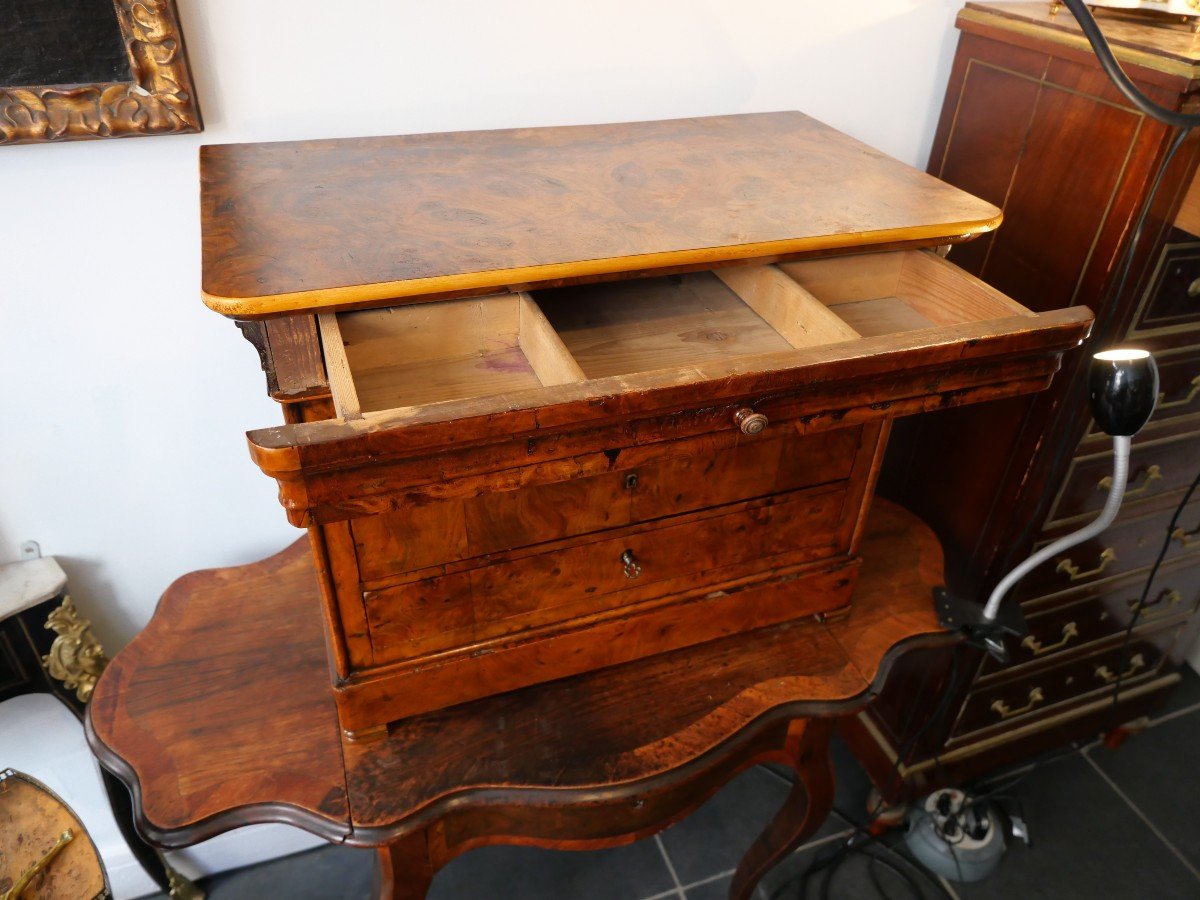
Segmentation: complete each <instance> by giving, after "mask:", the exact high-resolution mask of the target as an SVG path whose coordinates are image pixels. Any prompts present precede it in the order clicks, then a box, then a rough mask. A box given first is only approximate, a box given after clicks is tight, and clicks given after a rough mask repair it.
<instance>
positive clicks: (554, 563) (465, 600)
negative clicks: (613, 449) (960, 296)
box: [363, 485, 845, 664]
mask: <svg viewBox="0 0 1200 900" xmlns="http://www.w3.org/2000/svg"><path fill="white" fill-rule="evenodd" d="M844 499H845V487H844V485H831V486H826V487H822V488H815V489H811V490H807V491H799V492H795V493H792V494H787V495H781V496H778V497H770V498H766V499H762V500H757V501H753V502H751V503H747V504H742V505H740V506H739V507H737V508H736V509H734V510H731V511H725V512H712V511H709V512H707V513H704V514H701V515H699V516H695V515H693V516H685V517H683V518H684V521H680V522H675V521H673V520H670V519H668V520H664V521H661V522H659V523H657V524H656V525H654V526H642V527H640V528H638V529H630V530H629V531H628V532H627V533H625V534H622V535H620V536H619V537H612V538H607V539H604V540H597V541H592V542H589V543H576V544H575V545H573V546H568V547H564V548H562V549H556V550H553V551H551V552H546V553H533V554H528V555H524V556H521V557H519V558H515V559H506V560H502V561H497V562H494V563H492V564H490V565H484V566H480V567H477V568H472V569H465V570H463V571H457V572H452V573H449V574H441V575H437V576H434V577H430V578H425V579H421V580H417V581H413V582H410V583H407V584H402V585H397V586H394V587H389V588H385V589H380V590H373V591H366V592H365V593H364V595H363V599H364V602H365V605H366V611H367V621H368V624H369V627H370V634H371V645H372V649H373V650H374V653H375V662H376V664H381V663H385V662H395V661H399V660H405V659H412V658H415V657H418V656H421V655H424V654H429V653H435V652H438V651H443V650H450V649H454V648H457V647H472V648H476V649H477V648H478V647H479V646H480V645H483V644H486V643H487V642H488V641H492V640H496V639H499V638H503V637H505V636H507V635H512V634H515V633H517V632H524V631H528V630H530V629H535V628H543V627H547V626H553V625H556V624H561V623H569V622H570V621H571V620H575V619H580V618H582V617H590V616H595V615H597V614H602V613H604V612H606V611H610V610H616V609H621V608H623V607H627V606H628V605H630V604H632V603H637V602H640V601H644V600H648V599H652V598H655V597H661V596H665V595H667V594H676V593H684V592H687V591H693V592H694V591H696V590H698V589H700V590H717V589H720V587H721V584H722V582H723V581H728V580H740V579H745V578H753V577H758V578H762V577H767V576H768V575H769V574H770V573H771V570H772V569H775V568H781V567H784V566H792V565H798V564H802V563H804V562H806V561H810V560H814V559H819V558H825V557H829V556H831V555H832V554H833V552H834V546H833V540H834V539H833V535H834V534H835V532H836V530H837V525H838V522H839V520H840V518H841V515H842V506H843V501H844ZM745 563H753V565H750V566H744V565H742V564H745Z"/></svg>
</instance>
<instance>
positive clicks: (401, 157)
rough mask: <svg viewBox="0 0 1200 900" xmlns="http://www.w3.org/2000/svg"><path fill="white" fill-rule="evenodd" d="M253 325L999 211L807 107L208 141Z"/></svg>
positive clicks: (223, 301) (238, 293)
mask: <svg viewBox="0 0 1200 900" xmlns="http://www.w3.org/2000/svg"><path fill="white" fill-rule="evenodd" d="M200 161H201V207H202V210H201V214H202V227H203V244H204V264H203V291H204V298H205V302H206V303H208V305H209V306H211V307H212V308H213V309H215V310H217V311H218V312H221V313H223V314H225V315H228V316H233V317H236V318H239V319H246V318H250V319H252V318H262V317H269V316H274V315H281V314H285V313H288V312H295V311H298V310H304V309H326V310H327V309H345V308H352V307H356V306H357V307H361V306H367V305H382V304H383V303H384V302H392V301H395V300H396V299H398V298H403V299H408V300H415V299H420V298H429V299H432V298H434V297H439V296H440V297H446V296H449V295H459V296H462V295H466V294H470V293H483V292H487V291H489V290H491V291H495V290H503V289H505V288H510V287H514V286H521V287H524V286H534V285H539V284H546V283H549V282H552V281H556V280H562V279H580V278H589V277H599V276H603V275H606V274H613V273H627V272H631V271H638V270H640V271H643V272H650V271H653V270H658V269H667V268H670V267H680V266H688V265H691V266H696V267H707V266H712V265H718V264H720V263H722V262H728V261H732V260H739V259H749V258H756V257H766V256H772V255H779V254H795V253H807V252H818V251H822V250H830V249H845V248H847V247H854V246H879V245H884V244H889V243H897V242H914V243H915V244H917V245H923V246H931V245H935V244H941V243H947V242H950V241H955V240H964V239H966V238H968V237H970V236H972V235H975V234H978V233H980V232H984V231H988V230H990V229H992V228H994V227H996V225H997V224H999V221H1000V218H999V213H998V210H997V209H996V207H994V206H992V205H991V204H990V203H986V202H984V201H981V200H978V199H976V198H974V197H972V196H971V195H969V194H966V193H963V192H962V191H959V190H957V189H955V188H951V187H948V186H947V185H945V184H943V183H941V182H939V181H937V180H936V179H934V178H931V177H930V176H928V175H925V174H924V173H922V172H919V171H917V170H916V169H913V168H911V167H909V166H906V165H904V164H902V163H900V162H897V161H896V160H894V159H891V158H890V157H887V156H885V155H884V154H882V153H880V152H879V151H877V150H874V149H872V148H870V147H868V146H866V145H865V144H861V143H859V142H858V141H855V140H853V139H852V138H850V137H848V136H846V135H844V134H841V133H840V132H838V131H835V130H834V129H832V128H829V127H828V126H826V125H823V124H821V123H820V122H817V121H816V120H814V119H811V118H809V117H808V116H805V115H803V114H802V113H798V112H778V113H758V114H753V115H736V116H715V117H711V118H697V119H676V120H671V121H660V122H636V123H626V124H615V125H589V126H574V127H559V128H536V129H512V130H501V131H475V132H458V133H451V134H426V135H405V136H398V137H372V138H351V139H339V140H326V141H304V142H281V143H265V144H222V145H210V146H206V147H203V148H202V149H201V160H200Z"/></svg>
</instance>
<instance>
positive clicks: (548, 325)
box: [319, 251, 1031, 418]
mask: <svg viewBox="0 0 1200 900" xmlns="http://www.w3.org/2000/svg"><path fill="white" fill-rule="evenodd" d="M1014 315H1031V313H1029V311H1028V310H1026V309H1025V308H1024V307H1022V306H1020V305H1019V304H1017V303H1014V302H1013V301H1012V300H1010V299H1008V298H1007V297H1005V296H1004V295H1003V294H1000V293H999V292H997V291H995V290H993V289H992V288H990V287H988V286H987V285H985V284H984V283H983V282H981V281H978V280H977V279H974V278H972V277H971V276H969V275H967V274H966V273H964V272H962V271H960V270H959V269H957V268H955V267H954V266H952V265H950V264H949V263H947V262H945V261H944V260H943V259H941V258H940V257H938V256H936V255H935V254H932V253H928V252H924V251H904V252H889V253H871V254H862V255H857V256H844V257H837V258H832V259H823V260H813V261H806V262H796V263H783V264H780V265H754V266H743V267H734V268H726V269H718V270H715V271H711V272H695V273H690V274H685V275H673V276H663V277H655V278H640V279H632V280H627V281H613V282H604V283H600V284H588V285H579V286H571V287H563V288H556V289H551V290H542V291H537V292H535V293H533V294H528V293H523V292H521V293H510V294H494V295H490V296H486V297H474V298H469V299H462V300H447V301H441V302H433V303H420V304H414V305H407V306H396V307H391V308H385V309H371V310H365V311H357V312H346V313H331V314H324V315H321V316H320V317H319V321H320V326H321V338H322V345H323V347H324V352H325V357H326V369H327V371H328V375H329V381H330V387H331V390H332V393H333V397H334V403H335V406H336V407H337V411H338V414H339V415H340V416H342V417H343V418H357V417H360V416H361V415H362V414H364V413H369V412H376V411H382V410H390V409H396V408H405V407H417V406H424V405H426V404H430V403H436V402H439V401H445V400H466V399H471V398H477V397H496V396H499V395H503V394H509V393H512V392H517V391H525V390H529V389H536V388H546V387H551V386H554V385H562V384H569V383H572V382H581V381H587V380H590V379H596V378H606V377H610V376H621V375H631V374H635V373H641V372H648V371H653V370H662V369H675V368H685V367H688V366H696V365H701V364H704V363H708V362H713V361H728V360H736V359H741V358H752V357H756V356H762V355H764V354H771V365H772V366H775V367H778V366H779V365H786V364H787V363H786V360H787V355H788V353H794V352H796V351H799V350H805V349H808V348H813V347H821V346H826V345H832V344H846V343H848V342H852V341H857V340H860V339H862V338H871V337H878V336H881V335H892V334H899V333H902V332H912V331H920V330H924V329H930V328H936V327H939V326H946V325H961V324H965V323H969V322H983V321H988V320H994V319H1000V318H1007V317H1010V316H1014ZM781 361H782V362H781Z"/></svg>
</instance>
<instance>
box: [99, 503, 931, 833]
mask: <svg viewBox="0 0 1200 900" xmlns="http://www.w3.org/2000/svg"><path fill="white" fill-rule="evenodd" d="M862 554H863V557H864V564H863V569H862V575H861V578H860V580H859V583H858V588H857V591H856V593H855V597H854V606H853V609H852V611H851V613H850V615H849V616H848V617H847V618H845V619H843V620H841V621H839V622H835V623H830V624H819V623H816V622H814V621H811V620H810V621H806V622H802V623H793V624H790V625H785V626H780V627H775V628H770V629H763V630H761V631H757V632H751V633H748V634H743V635H739V636H736V637H733V638H729V639H726V640H720V641H714V642H712V643H709V644H706V645H702V646H700V647H694V648H689V649H685V650H680V651H676V652H674V653H671V654H666V655H664V656H660V657H657V658H652V659H648V660H643V661H640V662H637V663H633V664H630V665H625V666H619V667H615V668H611V669H607V670H601V671H598V672H594V673H591V674H589V675H586V676H583V677H579V678H572V679H566V680H563V681H559V682H553V683H550V684H545V685H540V686H537V687H533V688H526V689H524V690H521V691H516V692H513V693H510V694H505V695H501V696H498V697H493V698H489V699H486V700H480V701H477V702H475V703H471V704H465V705H463V706H459V707H455V708H453V709H450V710H446V711H443V712H440V713H431V714H426V715H422V716H418V717H414V718H411V719H407V720H404V721H403V722H401V723H399V724H397V725H393V726H392V730H391V733H390V734H389V735H388V737H386V738H385V739H382V740H380V741H377V742H363V743H358V744H353V743H343V742H342V740H341V738H340V731H339V729H338V724H337V719H336V716H335V714H334V707H333V701H332V699H331V697H330V691H329V686H328V677H329V676H328V664H327V662H326V656H325V646H324V639H323V637H322V633H321V625H320V607H319V600H318V594H317V583H316V578H315V575H314V573H313V569H312V564H311V561H310V556H309V551H308V548H307V546H306V545H305V544H304V543H303V542H297V543H296V544H293V545H292V546H291V547H290V548H288V549H287V550H285V551H284V552H282V553H280V554H278V555H277V556H274V557H271V558H270V559H267V560H265V561H263V562H261V563H255V564H253V565H249V566H242V567H238V568H231V569H215V570H211V571H205V572H196V573H193V574H191V575H187V576H185V577H184V578H181V579H180V580H179V581H177V582H176V583H175V584H173V585H172V586H171V587H170V588H169V589H168V591H167V592H166V594H165V595H164V596H163V599H162V601H161V603H160V604H159V607H158V610H157V611H156V613H155V615H154V618H153V619H152V620H151V622H150V624H149V625H148V626H147V627H146V629H145V630H144V631H143V632H142V633H141V634H139V635H138V636H137V637H136V638H135V639H134V640H133V641H132V642H131V643H130V644H129V646H127V647H126V648H125V649H124V650H123V651H121V653H119V654H118V655H117V657H116V659H115V660H113V662H112V663H111V664H110V665H109V667H108V670H107V671H106V672H105V673H104V676H103V677H102V678H101V679H100V683H99V685H98V686H97V687H96V691H95V694H94V696H93V699H92V702H91V705H90V707H89V710H88V736H89V739H90V741H91V744H92V747H93V749H94V750H95V751H96V753H97V755H98V756H99V757H100V759H101V761H102V762H103V763H104V764H105V765H106V766H107V767H108V768H109V769H111V770H113V771H114V772H115V773H116V774H117V775H118V776H120V777H121V778H122V779H123V780H124V781H125V782H126V784H128V785H129V786H130V788H131V790H132V791H133V793H134V797H135V807H136V809H137V810H138V816H139V826H140V827H141V828H142V829H143V832H144V833H145V834H146V835H147V836H148V837H149V838H150V839H151V840H153V841H155V842H156V843H158V844H160V845H162V846H164V847H177V846H184V845H187V844H190V843H194V842H195V841H198V840H202V839H204V838H205V837H209V836H211V835H213V834H216V833H219V832H221V831H224V830H227V829H229V828H233V827H236V826H238V825H244V824H248V823H252V822H288V823H291V824H294V825H299V826H300V827H302V828H306V829H308V830H309V831H313V832H315V833H317V834H320V835H322V836H323V837H325V838H327V839H329V840H346V841H349V842H351V843H358V844H379V843H383V842H386V841H387V840H388V839H389V838H391V837H394V836H396V835H397V834H399V833H402V832H404V831H406V830H408V829H411V828H413V827H415V825H416V824H418V823H422V822H425V821H428V820H429V819H430V818H431V817H438V816H442V815H449V814H450V813H451V812H453V813H455V814H462V813H463V812H464V811H469V810H472V809H484V810H496V809H499V808H501V807H505V808H521V807H522V804H529V805H533V804H534V803H535V802H537V796H536V795H539V794H540V795H542V796H541V800H540V802H541V803H543V804H544V803H545V802H546V800H545V794H546V791H545V789H547V788H553V789H554V794H553V797H554V800H553V802H554V803H556V804H564V805H566V804H570V803H572V802H575V801H578V802H580V803H582V802H584V801H585V800H589V799H590V800H592V801H594V800H596V799H597V798H603V797H605V796H608V795H610V794H617V793H620V792H621V791H625V790H628V789H629V787H630V786H631V785H632V786H643V785H645V786H653V785H655V784H658V783H661V782H663V781H664V780H665V779H667V778H669V777H670V773H671V772H673V771H678V770H680V769H681V768H683V767H685V766H688V765H690V764H693V763H694V762H695V761H696V760H698V759H700V758H701V757H703V756H704V755H705V754H708V753H710V752H711V751H716V752H720V750H721V749H722V748H724V747H728V746H730V745H732V744H734V743H735V742H736V741H737V740H741V739H744V738H746V737H747V735H748V734H750V733H751V732H756V731H758V730H761V729H765V728H767V727H770V726H772V725H773V724H778V722H779V721H780V720H781V719H785V718H788V717H794V716H797V715H834V714H845V713H848V712H850V711H852V710H854V709H856V708H858V707H859V706H861V705H862V704H863V703H865V702H866V701H867V699H868V698H869V697H870V689H871V686H872V684H873V683H874V682H877V681H878V682H882V673H883V671H884V670H885V669H886V667H887V666H888V665H889V664H890V661H891V660H892V659H893V658H894V656H895V655H896V653H897V652H898V651H896V645H897V644H899V643H900V642H902V641H909V642H910V645H911V643H912V642H914V641H916V642H918V643H925V642H928V641H930V640H938V641H940V640H945V639H946V638H945V636H944V635H943V634H942V633H940V632H939V629H938V626H937V623H936V621H935V619H934V615H933V611H932V599H931V589H932V587H933V586H935V585H937V584H940V583H941V581H942V553H941V547H940V545H939V544H938V542H937V539H936V538H935V537H934V536H933V533H932V532H931V531H930V530H929V529H928V528H927V527H926V526H925V525H923V524H922V523H921V522H919V521H918V520H917V519H916V518H915V517H913V516H912V515H911V514H910V513H907V512H905V511H903V510H900V509H899V508H897V507H895V506H892V505H891V504H888V503H886V502H884V501H877V504H876V508H875V510H874V512H873V513H872V516H871V521H870V525H869V527H868V531H867V534H866V537H865V540H864V542H863V544H862ZM876 686H878V685H876ZM538 789H541V790H538Z"/></svg>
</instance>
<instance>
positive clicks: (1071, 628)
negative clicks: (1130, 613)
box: [1021, 600, 1137, 656]
mask: <svg viewBox="0 0 1200 900" xmlns="http://www.w3.org/2000/svg"><path fill="white" fill-rule="evenodd" d="M1134 602H1135V603H1136V602H1137V601H1136V600H1135V601H1134ZM1077 637H1079V628H1078V626H1077V625H1076V624H1075V623H1074V622H1068V623H1067V624H1066V625H1064V626H1063V628H1062V640H1058V641H1055V642H1054V643H1053V644H1043V643H1042V642H1041V641H1039V640H1038V639H1037V638H1035V637H1034V636H1033V635H1032V634H1030V635H1026V637H1025V640H1023V641H1021V646H1022V647H1024V648H1025V649H1026V650H1028V651H1029V652H1030V653H1032V654H1033V655H1034V656H1041V655H1042V654H1043V653H1053V652H1054V651H1055V650H1058V649H1059V648H1061V647H1065V646H1067V644H1069V643H1071V639H1072V638H1077Z"/></svg>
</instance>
